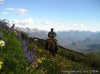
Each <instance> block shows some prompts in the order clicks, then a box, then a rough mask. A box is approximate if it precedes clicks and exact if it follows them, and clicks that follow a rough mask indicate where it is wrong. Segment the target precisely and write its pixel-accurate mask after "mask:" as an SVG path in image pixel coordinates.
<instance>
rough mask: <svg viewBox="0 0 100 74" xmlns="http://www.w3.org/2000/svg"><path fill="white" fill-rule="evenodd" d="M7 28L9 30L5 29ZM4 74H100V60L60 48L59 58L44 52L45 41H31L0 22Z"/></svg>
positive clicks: (0, 71)
mask: <svg viewBox="0 0 100 74" xmlns="http://www.w3.org/2000/svg"><path fill="white" fill-rule="evenodd" d="M4 26H5V27H4ZM0 40H2V41H3V42H4V43H5V44H4V43H3V44H1V43H0V74H18V73H19V74H72V73H76V74H78V73H79V74H82V73H83V74H84V73H85V74H90V73H97V74H98V73H99V70H100V58H99V56H96V55H95V54H87V55H86V54H82V53H79V52H75V51H72V50H70V49H65V48H63V47H61V46H58V48H59V50H58V53H57V54H56V56H52V55H51V53H49V51H47V50H46V49H44V47H45V40H43V39H38V44H36V43H35V42H34V38H30V37H28V36H27V34H26V33H24V32H21V31H18V30H16V29H14V25H13V26H12V27H11V28H9V27H8V26H7V24H6V23H5V22H3V21H0Z"/></svg>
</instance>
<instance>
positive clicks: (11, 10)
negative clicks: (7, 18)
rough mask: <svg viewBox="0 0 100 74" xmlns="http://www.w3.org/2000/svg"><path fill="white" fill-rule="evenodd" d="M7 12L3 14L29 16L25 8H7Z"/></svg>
mask: <svg viewBox="0 0 100 74" xmlns="http://www.w3.org/2000/svg"><path fill="white" fill-rule="evenodd" d="M5 10H6V11H4V12H2V14H4V15H5V14H6V15H7V14H10V13H11V14H15V13H17V14H21V15H25V14H27V9H25V8H5Z"/></svg>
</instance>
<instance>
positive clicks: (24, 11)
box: [16, 8, 27, 14]
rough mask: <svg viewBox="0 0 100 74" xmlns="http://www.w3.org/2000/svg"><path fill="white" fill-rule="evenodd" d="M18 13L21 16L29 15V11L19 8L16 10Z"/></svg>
mask: <svg viewBox="0 0 100 74" xmlns="http://www.w3.org/2000/svg"><path fill="white" fill-rule="evenodd" d="M16 12H17V13H19V14H26V13H27V9H24V8H18V9H16Z"/></svg>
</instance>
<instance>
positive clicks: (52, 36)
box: [48, 28, 57, 39]
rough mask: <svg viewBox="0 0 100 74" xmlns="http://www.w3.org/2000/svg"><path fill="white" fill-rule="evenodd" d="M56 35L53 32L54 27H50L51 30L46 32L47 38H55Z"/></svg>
mask: <svg viewBox="0 0 100 74" xmlns="http://www.w3.org/2000/svg"><path fill="white" fill-rule="evenodd" d="M56 36H57V35H56V33H55V32H54V29H53V28H51V31H50V32H49V33H48V37H49V39H55V37H56Z"/></svg>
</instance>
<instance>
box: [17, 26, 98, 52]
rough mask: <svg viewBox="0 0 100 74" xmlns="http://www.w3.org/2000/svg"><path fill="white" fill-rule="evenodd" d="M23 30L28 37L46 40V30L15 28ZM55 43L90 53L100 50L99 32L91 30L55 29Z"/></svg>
mask: <svg viewBox="0 0 100 74" xmlns="http://www.w3.org/2000/svg"><path fill="white" fill-rule="evenodd" d="M16 29H19V30H21V31H24V32H26V33H27V34H28V36H29V37H37V38H40V39H44V40H46V38H47V34H48V31H44V30H39V29H37V28H35V29H30V28H16ZM56 33H57V41H58V42H57V43H58V45H61V46H63V47H65V48H68V49H72V50H74V51H78V52H83V53H91V52H100V32H91V31H73V30H70V31H57V32H56Z"/></svg>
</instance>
